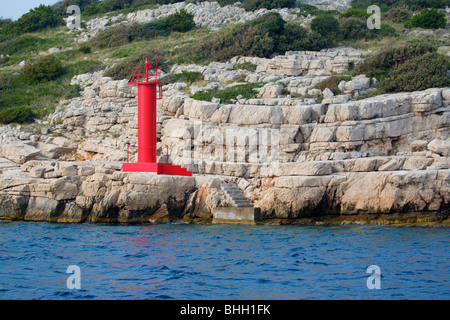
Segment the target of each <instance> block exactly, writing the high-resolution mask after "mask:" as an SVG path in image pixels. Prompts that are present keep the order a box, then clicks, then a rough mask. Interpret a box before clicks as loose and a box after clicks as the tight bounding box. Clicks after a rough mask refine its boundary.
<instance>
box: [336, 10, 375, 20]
mask: <svg viewBox="0 0 450 320" xmlns="http://www.w3.org/2000/svg"><path fill="white" fill-rule="evenodd" d="M370 16H371V14H370V13H367V11H366V10H362V9H354V8H351V9H348V10H347V11H345V12H343V13H341V17H343V18H350V17H353V18H360V19H367V18H369V17H370Z"/></svg>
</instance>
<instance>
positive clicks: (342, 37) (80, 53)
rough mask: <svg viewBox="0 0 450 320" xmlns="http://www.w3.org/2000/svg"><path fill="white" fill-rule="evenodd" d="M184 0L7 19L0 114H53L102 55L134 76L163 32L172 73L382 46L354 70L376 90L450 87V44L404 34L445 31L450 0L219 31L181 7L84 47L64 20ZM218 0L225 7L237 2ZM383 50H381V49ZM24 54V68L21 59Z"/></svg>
mask: <svg viewBox="0 0 450 320" xmlns="http://www.w3.org/2000/svg"><path fill="white" fill-rule="evenodd" d="M181 1H182V0H104V1H99V0H63V1H60V2H58V3H56V4H55V5H53V6H51V7H50V6H44V5H41V6H39V7H37V8H34V9H32V10H30V12H29V13H27V14H25V15H23V16H22V17H21V18H19V19H18V20H17V21H11V19H3V18H0V54H2V57H0V121H1V122H3V123H9V122H11V121H14V122H19V123H21V122H27V121H30V119H32V118H33V117H36V116H40V115H44V114H46V113H48V112H51V111H52V110H54V108H55V106H56V105H58V103H59V101H60V100H63V99H68V98H73V97H76V96H79V94H80V93H79V87H78V86H73V85H70V80H71V79H72V77H73V76H75V75H77V74H82V73H86V72H93V71H96V70H100V69H105V67H106V65H104V64H103V63H102V62H101V61H108V64H110V63H111V62H114V63H113V64H112V66H109V68H108V69H106V71H105V75H106V76H110V77H113V78H114V79H126V78H129V76H130V75H131V72H132V68H133V67H135V66H140V65H142V64H143V61H144V59H145V58H146V57H149V58H152V57H153V55H152V54H151V53H153V50H154V46H153V43H154V42H153V41H154V39H153V37H154V35H155V34H157V35H158V67H161V68H162V69H163V70H164V71H165V72H166V73H167V72H169V71H170V68H171V65H173V64H183V63H199V64H207V63H210V62H213V61H227V60H228V59H230V58H232V57H234V56H238V55H245V56H257V57H272V56H274V55H276V54H284V53H285V52H287V51H301V50H313V51H317V50H321V49H325V48H331V47H335V46H341V45H344V46H354V47H364V48H369V49H371V50H372V51H373V52H375V53H374V54H373V55H372V56H371V57H369V58H368V59H367V61H366V62H365V63H363V64H362V65H360V66H359V67H358V68H356V69H354V70H353V71H352V74H357V73H364V74H367V75H368V76H370V77H375V78H377V79H378V91H377V92H376V93H385V92H399V91H413V90H422V89H426V88H430V87H438V86H448V85H450V84H449V78H448V76H447V70H448V69H449V68H450V66H449V64H448V57H446V56H444V55H441V54H439V53H438V51H437V47H439V46H444V45H446V46H449V45H450V43H449V41H448V40H433V41H434V42H433V41H413V42H407V40H408V39H411V38H412V35H411V36H410V35H408V33H404V31H405V28H430V29H436V28H445V26H446V24H447V20H446V17H445V14H444V13H442V10H436V9H442V8H445V7H446V6H450V0H395V1H394V0H376V1H372V0H355V1H353V2H352V8H351V9H349V10H347V11H345V12H339V11H336V10H321V9H318V8H317V7H315V6H312V5H305V4H301V5H299V8H300V12H299V13H298V16H299V20H298V21H285V20H283V18H282V17H281V16H280V15H279V14H278V13H274V12H270V13H267V14H266V15H264V16H262V17H260V18H259V19H255V20H253V21H248V22H246V23H238V24H233V25H230V26H226V27H224V28H222V29H221V30H220V31H219V32H212V31H209V30H206V29H201V28H195V23H194V20H193V15H192V14H191V13H189V12H187V11H185V10H182V11H180V12H178V13H176V14H174V15H172V16H169V17H166V18H160V19H157V20H153V21H151V22H149V23H144V24H137V23H136V24H132V25H118V26H113V27H110V28H107V29H106V30H104V31H102V32H100V33H99V34H98V35H97V36H96V37H94V38H93V39H91V40H90V41H89V42H87V43H83V44H80V45H77V44H74V43H75V42H74V41H73V40H74V38H75V37H76V33H67V32H66V31H67V29H66V28H65V27H64V26H63V25H64V21H63V19H62V18H63V17H66V16H68V14H67V12H66V10H67V8H68V7H69V6H70V5H78V6H79V7H80V9H81V11H82V17H83V18H84V19H89V18H92V17H98V16H101V15H104V14H108V15H115V14H118V13H127V12H133V11H136V10H141V9H147V8H156V7H157V6H159V5H163V4H169V3H176V2H181ZM202 1H204V0H200V1H198V2H202ZM217 1H218V3H219V4H220V5H222V6H225V5H229V4H233V3H234V2H235V1H234V0H217ZM196 2H197V1H196ZM240 2H241V6H242V7H243V8H244V9H246V10H257V9H260V8H267V9H273V8H279V7H288V8H292V7H295V5H296V1H293V0H276V1H267V0H241V1H240ZM372 4H377V5H379V6H380V7H381V9H382V22H383V24H382V27H381V29H380V30H376V29H375V30H369V29H368V28H367V25H366V23H367V18H368V16H369V14H368V13H367V12H366V9H367V6H369V5H372ZM430 9H431V10H430ZM308 15H311V16H312V22H311V24H307V25H304V24H303V25H302V24H301V22H303V21H304V17H307V16H308ZM438 34H439V32H438ZM392 39H395V40H392ZM392 43H395V47H394V48H392V46H390V45H391V44H392ZM389 46H390V47H389ZM52 47H58V48H60V49H62V50H61V52H59V53H55V54H54V55H47V56H46V55H45V54H43V53H44V52H47V51H48V49H49V48H52ZM385 47H389V48H388V49H386V48H385ZM379 48H382V50H381V51H380V52H378V50H379ZM149 53H150V54H149ZM94 56H95V58H93V57H94ZM118 59H120V60H118ZM23 60H25V61H26V64H25V66H19V63H20V62H21V61H23ZM151 63H152V64H154V61H151ZM235 68H239V69H246V70H250V71H254V70H255V68H256V66H255V65H253V64H250V63H247V64H243V65H239V66H237V65H235ZM349 79H350V78H349V75H334V76H333V77H330V78H329V79H327V80H326V81H324V83H321V84H320V85H319V86H325V87H328V88H331V89H332V90H334V91H335V93H338V91H337V85H338V84H339V82H340V81H342V80H349ZM162 80H163V82H164V83H171V82H174V81H183V82H186V83H188V84H192V83H201V82H202V81H203V77H202V75H201V74H199V73H195V72H183V73H182V74H179V75H172V74H169V75H168V76H166V77H164V78H163V79H162ZM255 86H256V87H258V86H259V84H257V85H255ZM253 89H254V86H253V85H241V86H236V87H231V88H228V89H226V90H223V91H221V90H218V91H212V92H211V93H198V94H197V95H196V96H195V98H198V99H206V100H208V99H212V98H213V97H216V98H220V99H221V100H222V102H229V101H230V100H231V99H234V98H235V97H236V96H237V95H239V94H241V95H242V96H244V97H252V96H253V95H254V94H255V90H253Z"/></svg>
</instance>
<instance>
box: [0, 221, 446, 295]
mask: <svg viewBox="0 0 450 320" xmlns="http://www.w3.org/2000/svg"><path fill="white" fill-rule="evenodd" d="M449 239H450V229H449V228H419V227H382V226H355V225H348V226H337V227H307V226H293V225H290V226H267V225H264V226H242V225H170V224H168V225H146V226H122V225H98V224H50V223H33V222H5V221H3V222H0V299H15V300H16V299H17V300H19V299H50V300H55V299H67V300H69V299H95V300H100V299H117V300H126V299H160V300H163V299H164V300H165V299H177V300H204V299H210V300H218V299H221V300H230V299H233V300H243V299H249V300H253V299H258V300H260V299H263V300H270V299H277V300H298V299H329V300H333V299H364V300H369V299H393V300H399V299H439V300H440V299H449V298H450V272H449V266H450V264H449V262H450V251H449V250H448V245H449ZM71 265H77V266H79V268H80V270H81V289H68V287H67V285H66V281H67V279H68V278H69V277H70V276H72V273H67V268H68V267H69V266H71ZM370 265H376V266H378V267H379V269H380V271H381V278H380V284H381V288H380V289H368V287H367V279H368V278H369V277H370V276H371V275H372V274H370V273H367V268H368V267H369V266H370Z"/></svg>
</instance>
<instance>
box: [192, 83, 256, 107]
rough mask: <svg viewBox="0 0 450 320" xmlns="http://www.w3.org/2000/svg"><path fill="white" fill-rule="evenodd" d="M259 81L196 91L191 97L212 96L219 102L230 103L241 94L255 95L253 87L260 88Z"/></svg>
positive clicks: (200, 98) (210, 99) (209, 98)
mask: <svg viewBox="0 0 450 320" xmlns="http://www.w3.org/2000/svg"><path fill="white" fill-rule="evenodd" d="M261 86H262V84H261V83H249V84H238V85H235V86H232V87H230V88H226V89H222V90H212V91H206V92H196V93H195V94H193V95H191V98H192V99H196V100H205V101H212V99H213V98H218V99H220V101H221V103H226V104H228V103H232V101H231V100H233V99H234V100H235V99H236V97H237V96H239V95H242V97H243V98H244V99H251V98H254V97H256V95H257V92H256V91H255V90H254V89H255V88H260V87H261Z"/></svg>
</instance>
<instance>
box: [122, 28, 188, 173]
mask: <svg viewBox="0 0 450 320" xmlns="http://www.w3.org/2000/svg"><path fill="white" fill-rule="evenodd" d="M156 61H157V60H156V36H155V64H156V66H155V68H152V66H151V65H150V63H149V60H148V58H146V59H145V66H143V67H135V68H133V75H132V76H131V78H130V80H129V82H128V84H129V85H137V86H138V162H137V163H129V162H128V161H129V155H128V154H129V150H127V163H124V164H123V171H125V172H156V173H157V174H168V175H180V176H192V172H190V171H188V170H186V169H185V168H182V167H180V166H175V165H173V164H171V163H157V153H156V115H157V105H156V101H157V100H158V99H162V84H161V82H160V81H159V77H160V75H161V72H158V71H159V70H158V67H157V62H156ZM144 72H145V73H144ZM153 77H154V78H153ZM168 159H169V151H168V149H167V162H168Z"/></svg>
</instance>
